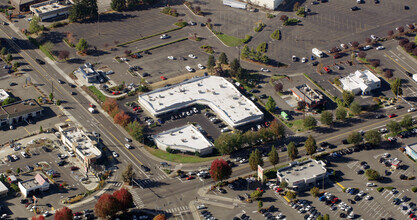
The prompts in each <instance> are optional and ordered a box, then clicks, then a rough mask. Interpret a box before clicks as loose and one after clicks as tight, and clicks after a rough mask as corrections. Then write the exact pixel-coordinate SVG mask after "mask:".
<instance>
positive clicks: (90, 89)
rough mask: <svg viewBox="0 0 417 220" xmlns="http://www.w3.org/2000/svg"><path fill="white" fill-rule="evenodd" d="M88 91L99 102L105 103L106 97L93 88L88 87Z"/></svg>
mask: <svg viewBox="0 0 417 220" xmlns="http://www.w3.org/2000/svg"><path fill="white" fill-rule="evenodd" d="M88 90H89V91H91V92H92V93H93V94H94V95H95V96H96V97H97V98H98V99H99V100H100V101H102V102H104V101H106V96H105V95H104V94H103V93H102V92H101V91H100V90H98V89H97V88H96V87H95V86H89V87H88Z"/></svg>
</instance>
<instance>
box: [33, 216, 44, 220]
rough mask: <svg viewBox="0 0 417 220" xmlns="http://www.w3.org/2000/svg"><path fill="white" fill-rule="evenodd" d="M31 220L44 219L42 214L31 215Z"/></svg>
mask: <svg viewBox="0 0 417 220" xmlns="http://www.w3.org/2000/svg"><path fill="white" fill-rule="evenodd" d="M32 220H45V217H43V215H38V216H33V217H32Z"/></svg>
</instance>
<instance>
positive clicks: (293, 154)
mask: <svg viewBox="0 0 417 220" xmlns="http://www.w3.org/2000/svg"><path fill="white" fill-rule="evenodd" d="M287 151H288V157H289V158H290V159H291V160H292V161H293V160H295V158H297V156H298V149H297V147H296V146H295V143H294V142H293V141H291V142H290V143H289V144H288V146H287Z"/></svg>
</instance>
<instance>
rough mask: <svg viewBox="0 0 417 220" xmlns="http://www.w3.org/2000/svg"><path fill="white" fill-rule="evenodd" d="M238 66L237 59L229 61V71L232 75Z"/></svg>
mask: <svg viewBox="0 0 417 220" xmlns="http://www.w3.org/2000/svg"><path fill="white" fill-rule="evenodd" d="M239 68H240V63H239V60H238V59H234V60H232V62H231V63H230V73H231V74H232V75H235V74H236V73H237V71H238V69H239Z"/></svg>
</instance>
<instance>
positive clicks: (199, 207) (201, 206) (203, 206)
mask: <svg viewBox="0 0 417 220" xmlns="http://www.w3.org/2000/svg"><path fill="white" fill-rule="evenodd" d="M205 208H206V206H205V205H199V206H197V209H205Z"/></svg>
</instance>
